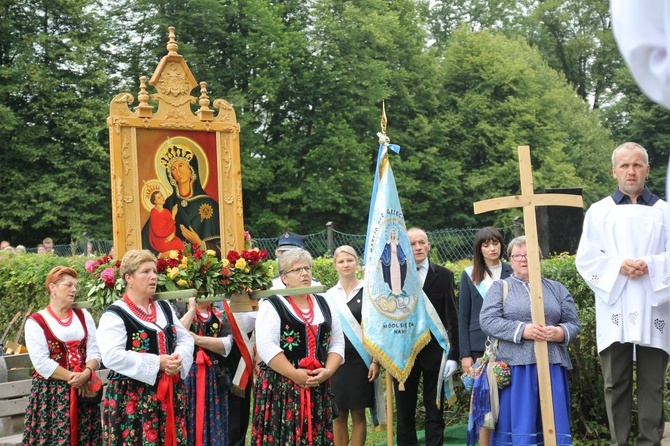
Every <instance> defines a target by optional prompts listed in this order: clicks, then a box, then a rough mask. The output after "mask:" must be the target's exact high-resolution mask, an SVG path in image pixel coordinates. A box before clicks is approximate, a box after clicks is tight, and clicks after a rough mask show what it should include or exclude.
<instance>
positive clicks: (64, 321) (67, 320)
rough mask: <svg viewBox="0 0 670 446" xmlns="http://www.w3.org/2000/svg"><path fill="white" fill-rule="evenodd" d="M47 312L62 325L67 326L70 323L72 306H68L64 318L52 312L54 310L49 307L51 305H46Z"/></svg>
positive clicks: (72, 312)
mask: <svg viewBox="0 0 670 446" xmlns="http://www.w3.org/2000/svg"><path fill="white" fill-rule="evenodd" d="M47 312H48V313H49V314H50V315H51V316H52V317H53V318H54V319H56V322H58V323H59V324H60V325H62V326H63V327H68V326H69V325H70V324H71V323H72V315H73V314H74V311H72V308H69V309H68V310H67V317H66V318H65V319H61V318H59V317H58V316H56V313H55V312H54V310H52V309H51V305H47Z"/></svg>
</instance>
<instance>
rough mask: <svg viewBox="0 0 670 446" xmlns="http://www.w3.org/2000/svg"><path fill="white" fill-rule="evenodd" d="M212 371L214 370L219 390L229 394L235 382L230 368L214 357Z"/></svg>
mask: <svg viewBox="0 0 670 446" xmlns="http://www.w3.org/2000/svg"><path fill="white" fill-rule="evenodd" d="M212 370H214V374H215V375H216V380H217V382H218V383H219V390H221V391H222V392H227V391H228V390H230V388H231V387H233V380H232V378H231V377H230V372H229V371H228V367H226V366H225V365H224V364H223V362H221V361H219V360H218V359H216V358H214V357H212Z"/></svg>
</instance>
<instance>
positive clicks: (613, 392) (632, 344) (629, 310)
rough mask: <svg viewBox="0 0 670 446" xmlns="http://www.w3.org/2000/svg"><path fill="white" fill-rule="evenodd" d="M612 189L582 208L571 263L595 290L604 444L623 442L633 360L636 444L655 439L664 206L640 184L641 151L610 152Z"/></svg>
mask: <svg viewBox="0 0 670 446" xmlns="http://www.w3.org/2000/svg"><path fill="white" fill-rule="evenodd" d="M612 175H613V177H614V178H615V179H616V180H617V183H618V188H617V190H616V191H615V192H614V194H613V195H611V196H609V197H606V198H604V199H602V200H600V201H598V202H597V203H594V204H593V205H591V207H590V208H589V210H588V212H587V213H586V217H585V220H584V231H583V233H582V238H581V240H580V242H579V248H578V250H577V257H576V261H575V263H576V266H577V270H578V271H579V273H580V274H581V275H582V277H583V278H584V280H585V281H586V282H587V283H588V285H589V287H591V289H592V290H593V292H594V293H595V296H596V299H595V300H596V338H597V345H598V352H599V355H600V362H601V367H602V373H603V379H604V390H605V404H606V408H607V418H608V420H609V427H610V435H611V438H612V444H616V445H627V444H630V443H629V441H628V436H629V435H630V430H631V415H632V405H633V395H632V393H633V373H634V371H633V364H634V363H635V364H636V382H637V392H636V394H637V401H638V421H639V428H640V435H639V437H638V440H637V444H638V445H660V441H661V438H662V437H663V429H664V424H665V419H664V415H663V394H664V378H665V370H666V367H667V364H668V353H669V352H670V323H669V322H670V303H668V300H669V299H670V288H669V287H670V236H669V231H670V215H669V214H668V211H669V210H670V208H669V206H668V203H666V202H665V201H663V200H661V199H660V198H658V197H657V196H656V195H654V194H652V193H651V192H650V191H649V189H648V188H647V187H646V186H645V181H646V179H647V176H648V175H649V157H648V155H647V151H646V150H645V149H644V148H643V147H642V146H640V145H639V144H636V143H632V142H627V143H624V144H622V145H620V146H619V147H617V148H616V149H615V150H614V153H612Z"/></svg>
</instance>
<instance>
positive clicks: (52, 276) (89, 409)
mask: <svg viewBox="0 0 670 446" xmlns="http://www.w3.org/2000/svg"><path fill="white" fill-rule="evenodd" d="M45 286H46V289H47V292H48V293H49V305H47V307H46V308H45V309H43V310H41V311H39V312H37V313H34V314H33V315H31V316H30V318H29V319H28V320H27V321H26V330H25V332H26V346H27V347H28V352H29V355H30V360H31V361H32V363H33V367H34V368H35V371H34V372H33V383H32V389H31V391H30V399H29V400H28V407H27V408H26V421H25V431H24V434H23V443H22V444H24V445H36V444H45V445H46V444H68V443H69V444H71V445H72V446H78V445H99V444H101V443H102V434H101V426H100V407H99V404H92V405H88V404H79V403H78V401H77V395H78V394H79V395H84V396H87V395H90V394H91V393H92V392H93V388H92V385H91V377H93V381H94V382H95V383H96V384H97V388H98V389H100V387H101V386H102V383H101V382H100V379H99V378H97V376H95V370H96V369H97V368H98V366H99V365H100V350H98V346H97V343H96V333H95V322H94V321H93V318H92V317H91V315H90V314H89V313H88V311H86V310H79V309H77V310H73V309H72V302H74V299H75V296H76V294H77V290H78V289H79V285H77V272H76V271H75V270H73V269H72V268H68V267H65V266H57V267H55V268H54V269H52V270H51V272H49V275H48V276H47V278H46V282H45ZM100 390H101V389H100Z"/></svg>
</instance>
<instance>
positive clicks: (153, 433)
mask: <svg viewBox="0 0 670 446" xmlns="http://www.w3.org/2000/svg"><path fill="white" fill-rule="evenodd" d="M146 436H147V440H149V441H150V442H152V443H153V442H154V441H156V440H157V439H158V432H156V430H155V429H149V430H148V431H147V435H146Z"/></svg>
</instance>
